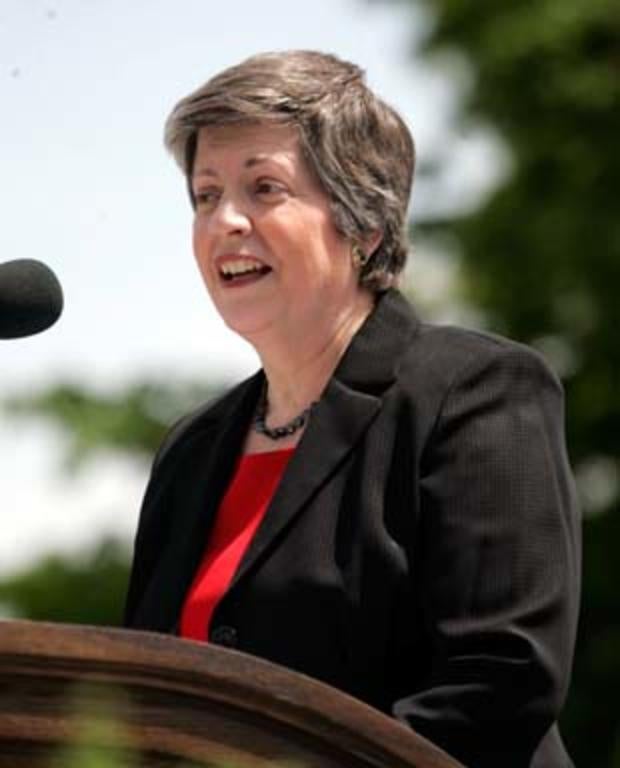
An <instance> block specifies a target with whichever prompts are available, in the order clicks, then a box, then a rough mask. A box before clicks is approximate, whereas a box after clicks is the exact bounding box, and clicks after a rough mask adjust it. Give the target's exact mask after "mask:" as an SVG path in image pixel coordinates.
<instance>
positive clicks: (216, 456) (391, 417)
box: [126, 290, 580, 768]
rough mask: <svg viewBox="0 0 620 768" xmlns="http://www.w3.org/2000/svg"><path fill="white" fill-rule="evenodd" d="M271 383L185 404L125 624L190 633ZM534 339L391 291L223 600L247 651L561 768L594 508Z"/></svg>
mask: <svg viewBox="0 0 620 768" xmlns="http://www.w3.org/2000/svg"><path fill="white" fill-rule="evenodd" d="M262 383H263V374H262V372H259V373H257V374H256V375H255V376H253V377H252V378H250V379H248V380H247V381H245V382H244V383H242V384H240V385H239V386H238V387H236V388H235V389H233V390H232V391H231V392H229V393H228V394H227V395H226V396H225V397H224V398H222V399H221V400H220V401H218V402H217V403H215V404H214V405H209V406H207V407H205V408H203V409H201V410H200V411H198V412H197V413H195V414H192V415H191V416H189V417H188V418H186V419H185V420H184V421H182V422H181V423H180V424H179V425H178V426H177V427H176V428H175V429H173V430H172V432H171V434H170V435H169V437H168V438H167V440H166V441H165V442H164V444H163V446H162V448H161V449H160V451H159V453H158V455H157V457H156V460H155V463H154V467H153V472H152V476H151V480H150V483H149V486H148V489H147V493H146V496H145V500H144V503H143V507H142V511H141V516H140V523H139V528H138V533H137V537H136V546H135V557H134V563H133V569H132V575H131V582H130V587H129V593H128V597H127V605H126V625H127V626H129V627H133V628H144V629H150V630H156V631H161V632H174V631H175V628H176V625H177V622H178V618H179V612H180V609H181V605H182V602H183V598H184V595H185V593H186V590H187V588H188V587H189V584H190V582H191V580H192V577H193V574H194V572H195V569H196V567H197V565H198V563H199V561H200V558H201V555H202V552H203V550H204V547H205V544H206V541H207V539H208V535H209V530H210V527H211V525H212V522H213V519H214V515H215V512H216V510H217V506H218V503H219V500H220V498H221V496H222V494H223V493H224V490H225V489H226V486H227V483H228V481H229V479H230V476H231V472H232V469H233V466H234V461H235V457H236V455H237V454H238V452H239V451H240V449H241V445H242V443H243V439H244V436H245V433H246V430H247V428H248V424H249V420H250V418H251V414H252V412H253V409H254V407H255V405H256V402H257V399H258V397H259V394H260V390H261V387H262ZM563 419H564V417H563V400H562V392H561V388H560V385H559V383H558V382H557V380H556V378H555V377H554V376H553V374H551V373H550V371H549V370H548V368H547V367H546V365H545V364H544V363H543V361H542V360H541V358H540V357H539V356H538V355H537V354H536V353H535V352H533V351H532V350H530V349H528V348H526V347H524V346H522V345H519V344H516V343H514V342H511V341H508V340H505V339H501V338H499V337H495V336H491V335H486V334H481V333H476V332H472V331H465V330H462V329H458V328H452V327H440V326H431V325H426V324H423V323H420V322H419V321H418V320H417V319H416V317H415V315H414V313H413V310H412V309H411V307H410V305H409V304H408V303H407V301H406V300H405V299H404V298H403V297H402V296H401V295H400V294H399V293H398V292H397V291H395V290H391V291H388V292H387V293H386V294H384V295H383V296H382V298H381V299H380V300H379V301H378V303H377V306H376V308H375V310H374V312H373V313H372V315H371V316H370V317H369V318H368V320H367V321H366V323H365V324H364V326H363V327H362V328H361V329H360V331H359V332H358V333H357V335H356V336H355V338H354V339H353V341H352V342H351V344H350V346H349V348H348V350H347V352H346V353H345V355H344V357H343V358H342V360H341V362H340V364H339V366H338V368H337V370H336V372H335V373H334V375H333V377H332V379H331V380H330V381H329V383H328V385H327V387H326V390H325V392H324V394H323V397H322V398H321V401H320V403H319V404H318V406H316V408H315V410H314V411H313V414H312V417H311V420H310V422H309V424H308V427H307V428H306V431H305V433H304V435H303V436H302V439H301V441H300V443H299V445H298V447H297V450H296V452H295V454H294V455H293V457H292V459H291V460H290V462H289V465H288V467H287V470H286V472H285V475H284V477H283V480H282V482H281V484H280V486H279V488H278V490H277V492H276V494H275V496H274V498H273V500H272V503H271V505H270V507H269V509H268V511H267V514H266V516H265V519H264V520H263V523H262V524H261V526H260V527H259V530H258V532H257V534H256V536H255V538H254V540H253V541H252V543H251V545H250V547H249V549H248V551H247V552H246V554H245V556H244V558H243V560H242V562H241V564H240V566H239V569H238V571H237V573H236V575H235V577H234V580H233V583H232V586H231V588H230V590H229V591H228V592H227V594H226V595H225V596H224V598H223V599H222V601H221V602H220V603H219V604H218V606H217V607H216V609H215V613H214V615H213V618H212V622H211V627H212V632H211V638H212V639H217V637H218V636H219V635H218V634H217V633H218V631H219V629H222V631H224V630H225V632H226V637H229V636H230V637H234V644H235V647H236V648H238V649H239V650H241V651H244V652H247V653H251V654H255V655H258V656H262V657H264V658H267V659H270V660H272V661H274V662H277V663H279V664H283V665H285V666H287V667H290V668H292V669H294V670H298V671H300V672H304V673H305V674H308V675H311V676H313V677H316V678H318V679H320V680H323V681H325V682H327V683H330V684H331V685H333V686H335V687H337V688H340V689H342V690H344V691H347V692H348V693H350V694H352V695H353V696H356V697H358V698H360V699H362V700H364V701H366V702H368V703H369V704H371V705H372V706H374V707H376V708H378V709H380V710H382V711H384V712H386V713H389V714H392V715H393V716H395V717H397V718H398V719H399V720H401V721H403V722H405V723H407V724H409V725H410V726H411V727H413V728H414V729H415V730H416V731H417V732H418V733H420V734H422V735H424V736H426V737H428V738H430V739H431V740H432V741H434V742H436V743H437V744H439V745H440V746H442V747H443V748H444V749H446V750H447V751H448V752H449V753H451V754H453V755H454V756H455V757H457V758H458V759H460V760H461V761H462V762H463V763H465V764H466V765H468V766H473V767H475V768H486V767H487V766H489V767H490V766H494V767H495V766H497V765H502V766H504V768H525V767H526V766H528V767H530V768H560V767H563V766H570V765H571V762H570V760H569V758H568V756H567V755H566V752H565V751H564V748H563V746H562V743H561V740H560V738H559V734H558V732H557V728H556V726H555V721H556V718H557V715H558V712H559V710H560V708H561V705H562V703H563V701H564V698H565V696H566V691H567V685H568V678H569V673H570V666H571V660H572V654H573V646H574V639H575V631H576V622H577V610H578V600H579V571H580V540H579V520H578V513H577V509H576V503H575V494H574V488H573V481H572V477H571V473H570V469H569V466H568V462H567V457H566V450H565V445H564V433H563Z"/></svg>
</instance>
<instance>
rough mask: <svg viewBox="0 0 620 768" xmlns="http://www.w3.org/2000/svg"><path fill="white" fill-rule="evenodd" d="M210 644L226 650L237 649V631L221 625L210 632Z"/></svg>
mask: <svg viewBox="0 0 620 768" xmlns="http://www.w3.org/2000/svg"><path fill="white" fill-rule="evenodd" d="M211 642H212V643H216V644H217V645H223V646H225V647H226V648H236V647H237V630H236V629H235V628H234V627H229V626H227V625H226V624H222V625H221V626H219V627H215V628H214V629H213V630H212V631H211Z"/></svg>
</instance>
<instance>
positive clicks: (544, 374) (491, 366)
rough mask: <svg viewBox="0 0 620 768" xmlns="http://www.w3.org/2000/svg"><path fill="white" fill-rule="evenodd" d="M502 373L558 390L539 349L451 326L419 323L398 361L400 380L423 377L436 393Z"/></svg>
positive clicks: (482, 332)
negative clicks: (466, 381)
mask: <svg viewBox="0 0 620 768" xmlns="http://www.w3.org/2000/svg"><path fill="white" fill-rule="evenodd" d="M493 372H501V373H502V374H506V373H508V374H514V375H522V376H528V377H530V378H534V379H537V380H540V381H545V382H547V383H549V384H551V385H552V386H553V387H554V388H556V389H561V388H562V387H561V384H560V381H559V378H558V376H557V374H556V373H555V372H554V371H553V370H552V369H551V367H550V365H549V363H548V362H547V361H546V360H545V358H544V357H543V356H542V355H541V353H540V352H538V351H537V350H535V349H533V348H532V347H530V346H528V345H526V344H523V343H521V342H518V341H514V340H513V339H509V338H506V337H504V336H500V335H498V334H494V333H489V332H486V331H478V330H472V329H469V328H462V327H457V326H454V325H435V324H431V323H426V322H421V323H420V325H419V328H418V333H417V334H416V335H415V337H414V338H413V339H412V341H411V343H410V344H409V346H408V348H407V351H406V354H405V355H404V357H403V360H402V361H401V366H400V373H401V376H400V378H401V379H403V378H404V379H405V380H410V381H414V380H417V381H418V382H419V381H420V380H423V381H424V382H426V386H427V387H429V388H432V389H434V390H435V391H436V392H445V391H446V390H447V389H450V388H451V387H452V386H453V385H455V384H457V383H458V382H460V381H463V380H467V379H469V378H470V377H473V378H476V377H477V376H478V375H484V374H490V373H493Z"/></svg>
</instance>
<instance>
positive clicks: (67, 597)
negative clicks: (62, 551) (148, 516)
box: [0, 539, 130, 626]
mask: <svg viewBox="0 0 620 768" xmlns="http://www.w3.org/2000/svg"><path fill="white" fill-rule="evenodd" d="M129 559H130V554H129V547H128V546H127V544H126V543H124V542H120V541H117V540H115V539H106V540H105V541H102V542H101V543H100V544H98V545H97V546H96V547H95V548H94V549H93V550H91V551H89V552H83V553H80V554H78V555H74V556H68V555H63V556H61V555H49V556H47V557H44V558H43V559H42V560H40V561H39V562H37V563H35V564H34V565H33V566H31V567H27V568H25V569H24V570H23V571H20V572H18V573H15V574H13V575H11V576H9V577H6V578H5V579H4V580H3V581H1V582H0V605H1V606H2V610H3V613H4V614H8V615H10V616H12V617H13V618H27V619H36V620H39V621H60V622H69V623H77V624H98V625H112V626H114V625H118V624H119V622H120V620H121V611H122V606H123V603H124V598H125V591H126V588H127V579H128V575H129Z"/></svg>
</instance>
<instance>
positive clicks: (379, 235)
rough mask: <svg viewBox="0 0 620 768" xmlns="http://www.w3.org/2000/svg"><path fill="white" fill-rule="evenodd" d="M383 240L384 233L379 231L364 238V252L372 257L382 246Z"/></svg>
mask: <svg viewBox="0 0 620 768" xmlns="http://www.w3.org/2000/svg"><path fill="white" fill-rule="evenodd" d="M382 240H383V232H382V231H381V230H380V229H378V230H376V231H375V232H373V233H372V234H370V235H369V236H368V237H366V238H364V252H365V253H366V254H368V257H370V256H372V255H373V253H374V252H375V251H376V250H377V248H378V247H379V246H380V245H381V241H382Z"/></svg>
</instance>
